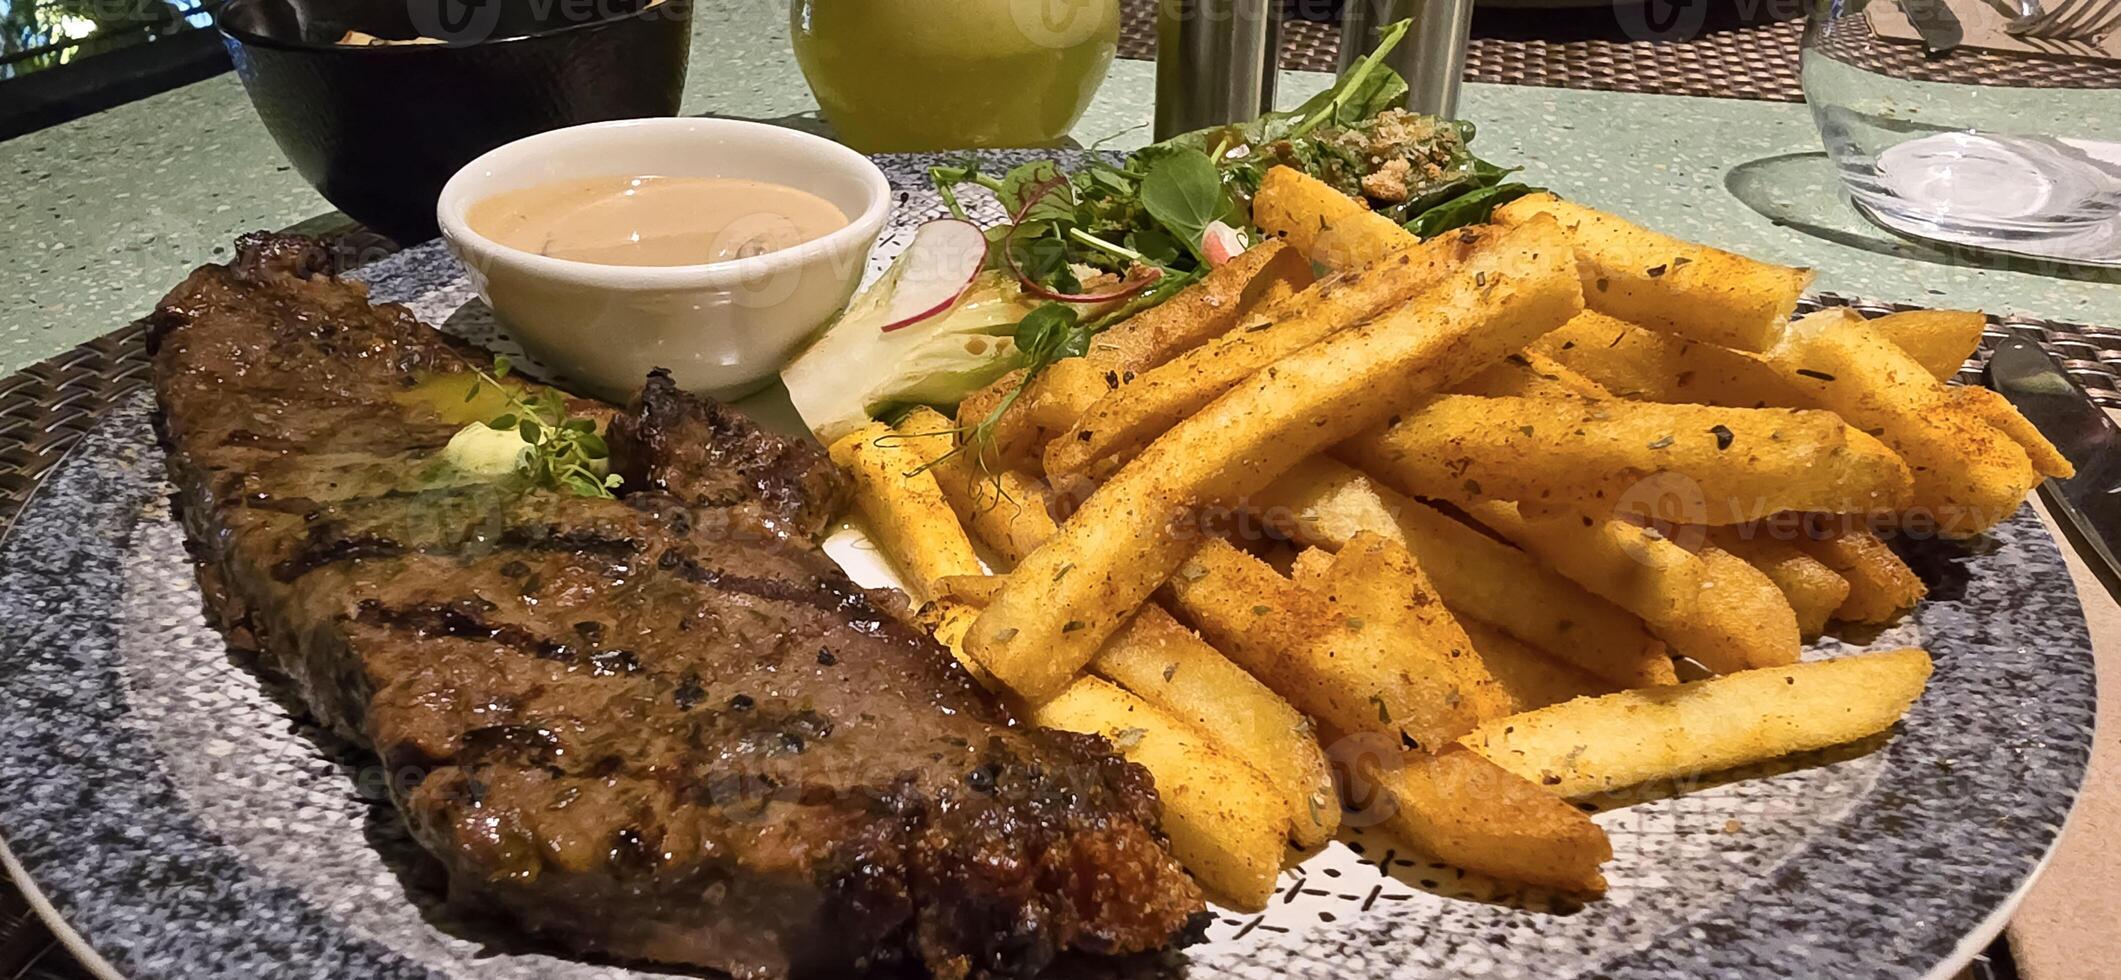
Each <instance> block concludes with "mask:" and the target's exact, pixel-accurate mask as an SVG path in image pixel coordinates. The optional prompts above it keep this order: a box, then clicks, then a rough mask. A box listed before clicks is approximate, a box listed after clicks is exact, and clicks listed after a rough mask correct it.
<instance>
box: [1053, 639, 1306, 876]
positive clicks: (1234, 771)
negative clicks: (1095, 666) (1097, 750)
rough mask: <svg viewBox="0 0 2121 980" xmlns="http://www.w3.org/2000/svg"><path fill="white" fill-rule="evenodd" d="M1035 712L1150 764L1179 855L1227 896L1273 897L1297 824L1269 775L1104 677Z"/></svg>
mask: <svg viewBox="0 0 2121 980" xmlns="http://www.w3.org/2000/svg"><path fill="white" fill-rule="evenodd" d="M1032 720H1033V721H1034V722H1036V723H1038V724H1040V725H1044V726H1046V727H1048V728H1058V729H1061V730H1063V731H1071V732H1083V733H1086V734H1091V735H1102V736H1104V737H1105V738H1106V739H1107V740H1109V741H1111V742H1112V744H1113V746H1114V747H1115V748H1117V749H1119V751H1120V753H1121V754H1122V755H1125V756H1126V757H1127V760H1128V761H1130V762H1134V763H1136V764H1138V765H1140V766H1141V767H1142V768H1144V769H1147V770H1149V775H1150V776H1151V777H1153V778H1154V779H1155V780H1156V792H1157V795H1158V796H1159V797H1161V798H1162V801H1163V817H1164V823H1163V828H1164V833H1165V834H1167V835H1169V837H1170V838H1171V853H1172V855H1173V856H1175V857H1177V858H1178V860H1179V863H1180V864H1183V865H1185V866H1186V870H1187V871H1190V872H1192V873H1193V877H1194V878H1196V879H1198V880H1199V881H1200V883H1201V885H1202V887H1204V888H1206V889H1207V890H1208V891H1210V892H1212V893H1214V894H1215V895H1216V896H1217V897H1218V898H1220V899H1222V900H1223V901H1226V902H1229V903H1232V904H1233V905H1234V906H1235V907H1238V908H1244V909H1253V910H1256V909H1259V908H1262V907H1264V906H1265V905H1266V903H1267V899H1268V898H1269V897H1270V896H1272V895H1273V894H1274V876H1275V875H1277V874H1279V873H1280V872H1281V856H1282V849H1283V847H1284V845H1285V842H1286V841H1287V839H1288V830H1289V821H1288V815H1287V814H1288V811H1287V809H1286V808H1284V807H1283V806H1282V803H1281V798H1280V796H1279V795H1278V794H1277V793H1276V792H1275V790H1274V786H1273V784H1272V783H1270V782H1268V781H1267V777H1265V776H1263V775H1260V773H1259V771H1258V770H1256V769H1253V768H1252V767H1251V766H1249V765H1246V764H1245V763H1244V762H1242V761H1239V760H1236V759H1232V758H1230V757H1229V756H1226V755H1224V754H1223V753H1221V752H1219V751H1217V750H1216V748H1215V746H1214V745H1212V744H1211V743H1209V742H1208V740H1207V739H1205V738H1203V737H1201V735H1200V734H1199V733H1197V732H1195V731H1194V730H1193V729H1192V728H1191V727H1189V726H1187V725H1186V724H1185V723H1184V722H1181V721H1179V720H1178V719H1176V718H1173V717H1171V716H1170V715H1169V714H1166V713H1165V712H1163V711H1161V710H1159V709H1157V708H1156V707H1155V706H1153V705H1151V704H1149V703H1148V702H1146V701H1143V700H1142V699H1141V698H1138V697H1135V696H1134V695H1132V694H1128V693H1127V692H1126V691H1123V690H1120V689H1119V688H1118V687H1115V686H1113V685H1112V684H1111V683H1109V682H1107V681H1103V680H1099V679H1098V678H1095V677H1085V678H1082V679H1080V680H1077V681H1076V682H1074V683H1073V684H1071V685H1069V686H1068V688H1067V689H1066V690H1064V691H1062V692H1061V693H1060V695H1059V696H1057V697H1055V698H1053V699H1052V700H1050V701H1048V702H1046V703H1045V704H1043V705H1040V706H1039V707H1038V708H1037V710H1036V711H1035V712H1033V714H1032Z"/></svg>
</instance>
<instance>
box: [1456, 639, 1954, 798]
mask: <svg viewBox="0 0 2121 980" xmlns="http://www.w3.org/2000/svg"><path fill="white" fill-rule="evenodd" d="M1929 676H1930V658H1929V654H1927V653H1924V652H1923V651H1921V650H1896V651H1893V652H1890V653H1868V654H1858V655H1856V656H1852V657H1842V658H1840V659H1838V660H1821V661H1815V662H1812V663H1804V664H1794V665H1791V666H1788V667H1772V668H1766V669H1761V670H1747V671H1741V672H1739V673H1735V674H1726V675H1724V676H1722V677H1712V678H1709V679H1708V680H1701V681H1694V682H1692V683H1688V684H1681V685H1679V686H1678V687H1671V688H1661V689H1659V690H1655V691H1622V692H1620V693H1618V694H1608V695H1605V696H1603V697H1596V698H1582V699H1579V700H1575V701H1570V702H1568V703H1567V704H1557V705H1554V706H1552V707H1548V708H1541V709H1539V710H1537V711H1530V712H1526V713H1524V714H1520V715H1512V716H1510V717H1508V718H1500V719H1497V720H1495V721H1491V722H1488V723H1487V724H1484V725H1482V726H1480V729H1479V730H1478V731H1476V732H1474V733H1473V734H1471V735H1468V736H1466V738H1465V739H1464V741H1463V743H1462V744H1464V745H1465V746H1467V747H1468V748H1471V749H1472V750H1473V751H1475V752H1478V753H1480V754H1481V755H1483V756H1486V757H1487V758H1488V759H1490V760H1492V761H1493V762H1494V763H1495V764H1496V765H1499V766H1501V767H1502V768H1504V769H1507V770H1509V771H1511V772H1513V773H1516V774H1517V775H1519V776H1522V777H1524V778H1525V779H1527V780H1530V781H1532V782H1535V783H1538V784H1539V785H1541V786H1543V787H1545V788H1546V789H1547V790H1549V791H1550V792H1553V793H1554V794H1556V795H1558V796H1563V797H1581V796H1589V795H1591V794H1594V793H1602V792H1607V791H1611V790H1617V789H1624V788H1626V787H1629V786H1634V785H1637V784H1640V783H1647V782H1655V781H1658V780H1668V779H1679V778H1684V777H1688V776H1698V775H1703V774H1707V773H1713V772H1721V771H1723V770H1726V769H1733V768H1736V767H1738V766H1744V765H1750V764H1752V763H1756V762H1766V761H1768V760H1770V759H1776V758H1780V757H1782V756H1785V755H1790V754H1792V753H1796V752H1808V751H1811V750H1814V749H1823V748H1827V747H1829V746H1834V745H1842V744H1845V743H1848V742H1854V741H1857V740H1859V739H1863V738H1868V737H1870V736H1872V735H1876V734H1877V733H1879V732H1882V731H1884V730H1886V729H1888V728H1891V727H1892V726H1893V723H1894V722H1897V721H1899V720H1900V717H1901V716H1902V715H1904V714H1906V713H1907V709H1908V706H1909V705H1911V704H1913V703H1914V701H1915V699H1916V698H1918V697H1920V696H1921V695H1922V689H1923V687H1924V686H1925V685H1926V684H1927V683H1928V681H1929Z"/></svg>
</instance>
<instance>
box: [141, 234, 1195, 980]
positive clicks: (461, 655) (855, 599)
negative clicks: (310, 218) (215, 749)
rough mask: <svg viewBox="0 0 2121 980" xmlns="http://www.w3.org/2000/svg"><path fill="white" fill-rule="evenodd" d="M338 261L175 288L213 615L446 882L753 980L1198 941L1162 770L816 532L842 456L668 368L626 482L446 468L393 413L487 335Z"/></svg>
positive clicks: (181, 442) (438, 421)
mask: <svg viewBox="0 0 2121 980" xmlns="http://www.w3.org/2000/svg"><path fill="white" fill-rule="evenodd" d="M328 258H329V256H328V255H327V254H326V253H325V251H324V250H323V249H321V248H317V247H315V245H314V243H310V242H307V241H306V240H303V239H294V238H286V237H279V236H252V237H250V238H246V239H245V240H244V241H243V242H242V243H240V245H239V249H238V255H237V258H236V260H235V261H234V262H233V263H231V264H230V265H228V266H207V267H204V268H201V269H200V270H198V271H197V272H195V273H194V274H193V275H192V277H191V278H190V279H188V280H187V281H186V282H185V283H184V284H183V285H182V286H180V287H178V289H177V290H176V291H174V292H172V293H171V294H170V296H169V297H168V298H167V299H166V300H164V302H163V304H162V306H161V307H160V308H159V309H158V310H157V311H156V313H155V314H154V315H153V316H151V317H150V318H149V319H148V328H149V333H150V342H151V346H152V349H153V350H154V354H155V363H154V373H155V385H156V391H157V394H158V397H159V399H160V403H161V406H162V408H163V412H162V414H161V416H160V417H159V419H158V430H159V431H160V432H161V433H162V434H163V436H164V438H165V440H166V442H167V443H168V444H169V446H170V448H171V450H172V451H171V453H170V472H171V475H172V477H173V479H174V480H175V482H176V483H177V486H178V490H179V493H178V502H179V512H180V514H181V516H182V517H183V519H184V522H185V525H186V528H187V531H188V532H189V536H190V539H191V542H192V545H193V547H194V548H195V549H196V550H195V554H196V555H197V556H198V557H199V558H200V560H201V569H200V576H201V580H202V582H203V583H205V584H206V585H207V586H208V589H207V592H208V595H209V603H210V604H211V606H212V607H213V612H214V614H215V618H216V620H217V621H218V622H220V623H221V624H223V626H224V628H225V629H227V630H228V632H229V633H230V635H231V636H232V637H237V638H248V639H246V640H245V642H250V641H252V640H254V642H255V645H256V647H257V649H258V650H259V651H260V654H261V656H260V660H261V663H262V664H263V665H265V666H266V667H268V668H269V669H271V670H273V671H275V672H277V673H280V674H282V675H285V676H286V677H287V679H288V680H289V681H290V682H291V683H292V684H293V686H294V687H295V689H296V690H297V692H298V693H299V694H300V695H301V696H302V698H303V699H304V701H305V702H307V703H308V705H309V706H310V708H311V710H312V711H313V712H314V713H315V714H316V715H317V717H318V718H319V720H321V721H323V722H324V723H326V724H328V725H330V726H331V727H333V728H334V729H335V730H337V731H339V732H340V733H341V734H343V735H346V736H347V737H349V738H353V739H357V740H360V741H363V742H365V743H367V744H369V745H371V746H372V747H374V749H375V750H376V752H377V754H378V755H380V756H381V757H382V759H383V760H384V762H385V763H386V765H387V766H388V767H389V768H390V769H391V771H393V772H394V773H395V772H407V773H411V774H412V776H410V777H408V778H404V779H394V780H393V782H392V797H393V802H394V803H395V804H396V805H397V807H398V808H399V810H400V812H401V814H402V815H403V817H404V819H405V821H406V823H407V825H408V827H410V828H411V830H412V833H413V836H414V837H415V839H417V840H418V841H419V842H420V844H421V845H422V846H423V847H424V848H426V849H427V850H428V851H429V852H430V853H432V854H433V855H434V856H435V858H436V859H437V860H438V861H440V863H441V864H442V865H443V866H444V868H446V869H447V871H448V873H449V878H450V882H451V896H452V899H453V900H454V901H457V902H459V903H461V904H463V905H465V906H466V907H468V908H473V909H483V910H486V911H490V912H492V913H494V914H497V915H501V916H505V917H508V918H510V919H512V920H514V921H515V922H517V923H519V924H521V925H523V926H525V927H527V928H530V929H533V930H537V931H541V932H544V933H547V934H549V935H551V936H553V937H555V938H556V939H558V940H559V941H561V942H564V943H567V944H570V945H572V946H575V947H577V948H581V949H585V950H595V951H599V952H602V953H606V954H610V955H615V956H619V957H625V958H637V959H647V960H661V961H668V962H676V963H686V964H696V965H701V966H707V967H713V968H716V969H720V970H725V971H728V972H730V973H732V974H735V975H736V976H739V977H744V978H751V977H759V978H769V977H778V976H783V975H791V974H793V975H815V976H840V975H845V974H846V973H848V972H850V971H857V970H864V969H869V968H873V967H885V966H894V965H901V964H910V965H916V966H920V967H924V968H925V969H927V970H928V971H929V972H932V973H934V974H937V975H941V976H946V977H956V976H962V975H997V976H1013V975H1023V974H1027V973H1030V972H1035V971H1036V970H1037V969H1039V968H1040V967H1041V966H1043V965H1044V964H1045V963H1046V962H1048V961H1049V960H1050V959H1052V957H1054V956H1055V955H1057V954H1058V953H1059V952H1061V951H1062V950H1066V949H1076V950H1083V951H1089V952H1130V951H1138V950H1143V949H1147V948H1151V947H1155V946H1160V945H1164V944H1166V943H1168V942H1171V941H1183V940H1184V939H1186V938H1187V937H1189V936H1192V935H1194V933H1193V932H1192V931H1191V930H1190V927H1189V921H1190V919H1191V917H1192V916H1194V914H1195V913H1196V912H1198V911H1199V909H1200V901H1199V896H1198V892H1197V890H1196V889H1195V888H1194V886H1193V884H1192V883H1191V881H1190V879H1188V878H1186V877H1185V876H1184V874H1183V873H1182V872H1180V871H1179V870H1178V868H1177V866H1176V865H1175V864H1174V863H1173V862H1172V860H1171V857H1170V855H1169V853H1168V851H1167V849H1166V848H1165V847H1164V845H1163V843H1162V840H1161V838H1160V836H1159V835H1158V832H1157V813H1156V798H1155V793H1154V790H1153V789H1152V788H1151V787H1150V785H1149V783H1148V780H1147V777H1146V774H1144V773H1143V772H1142V771H1141V770H1140V769H1139V768H1138V767H1135V766H1132V765H1130V764H1128V763H1126V762H1124V761H1122V760H1120V759H1119V758H1118V757H1116V756H1115V755H1113V754H1112V753H1111V751H1110V749H1109V747H1108V746H1106V745H1105V744H1104V743H1103V742H1102V740H1099V739H1095V738H1090V737H1085V736H1073V735H1067V734H1064V733H1059V732H1052V731H1047V730H1042V729H1028V728H1024V727H1021V726H1019V725H1018V724H1017V723H1016V722H1015V721H1014V720H1013V719H1012V718H1011V717H1010V715H1009V714H1008V712H1007V711H1006V710H1005V709H1004V708H1003V707H1002V706H1001V705H999V704H998V703H996V701H995V700H994V699H993V698H991V697H989V696H988V695H987V694H986V693H985V692H984V691H982V690H980V689H979V688H978V687H977V686H976V685H975V684H974V683H973V682H972V680H971V679H970V677H969V676H968V675H967V674H966V673H965V671H964V670H963V669H962V668H960V667H958V665H957V664H956V663H955V662H954V661H953V660H951V659H950V657H949V656H948V654H947V653H945V652H943V651H942V650H941V649H940V648H939V647H937V646H936V645H935V644H934V642H933V641H931V640H929V639H928V638H927V637H926V636H925V635H922V634H920V633H919V632H918V631H917V630H915V629H914V628H912V627H910V626H908V625H907V624H906V623H905V622H903V621H902V620H901V619H900V618H898V617H897V616H896V615H895V614H893V610H892V602H891V600H890V599H888V598H885V597H879V596H875V595H872V594H871V593H868V592H865V591H864V590H862V589H860V588H858V587H856V586H855V585H854V584H853V583H852V582H850V581H848V580H847V579H846V577H845V576H844V575H843V574H841V573H840V572H839V571H838V570H837V569H836V568H834V567H833V566H832V565H831V564H830V562H829V561H828V560H827V559H825V558H824V557H823V556H822V555H821V554H820V553H819V552H818V551H817V550H816V548H815V545H814V540H813V539H814V538H815V537H816V536H817V535H818V534H819V533H821V532H822V531H823V530H824V529H825V527H826V526H827V524H828V522H829V521H830V520H831V518H832V517H833V516H834V514H835V513H836V512H837V510H838V508H839V503H840V502H841V500H842V499H843V495H844V493H845V492H846V488H845V483H844V481H843V480H842V479H841V477H840V475H839V474H838V473H837V471H835V470H834V469H833V468H832V467H831V466H830V465H829V464H828V463H826V461H825V460H824V458H823V456H822V454H821V453H820V452H819V451H818V450H817V449H816V447H814V446H808V445H805V444H794V443H789V442H787V441H785V440H781V439H777V438H775V437H773V436H771V435H770V434H767V433H764V432H762V431H760V430H758V429H757V428H756V427H755V426H753V425H752V424H751V423H750V422H749V421H748V420H746V419H744V418H743V417H742V416H740V415H738V414H736V413H734V412H731V411H729V410H727V409H724V408H722V407H720V406H718V405H714V404H712V403H709V402H704V401H701V400H698V399H694V398H691V397H690V396H687V395H685V394H684V393H683V392H680V391H679V390H677V388H676V387H675V386H674V385H672V384H671V383H670V382H669V380H668V379H667V378H665V377H660V376H658V377H655V378H651V379H650V380H649V383H648V385H647V387H646V388H645V389H644V391H643V392H642V394H641V397H640V398H639V399H638V400H637V401H636V403H635V404H634V405H633V406H631V407H629V408H628V409H626V410H625V411H623V412H620V413H617V414H615V415H613V416H612V424H611V429H610V435H611V438H610V442H611V443H612V446H613V452H614V465H615V468H616V470H617V471H618V472H620V473H622V474H623V475H624V477H625V479H626V481H627V490H628V495H627V499H624V500H591V499H586V498H578V497H566V496H556V495H553V494H549V493H543V492H532V491H526V490H523V489H521V488H520V487H516V486H513V485H511V484H507V483H500V484H482V483H470V484H463V483H454V482H452V481H454V480H458V479H460V478H459V477H457V476H453V475H452V474H451V473H450V472H448V471H447V470H446V467H440V466H438V465H437V464H435V463H434V456H435V453H436V451H437V450H439V449H440V447H441V446H443V445H444V444H446V443H447V441H448V439H449V437H450V435H451V434H452V433H453V432H454V431H455V429H456V427H457V424H456V423H455V422H452V421H449V420H446V419H443V418H441V417H440V416H438V415H437V414H436V411H437V410H436V409H435V408H433V407H431V406H429V407H420V406H419V405H416V404H414V403H413V401H409V400H406V399H402V398H400V396H401V395H402V394H403V393H405V392H407V391H410V390H412V389H413V386H414V383H415V381H416V380H417V379H418V378H419V377H421V376H424V375H432V374H445V375H446V374H454V373H460V372H462V371H464V370H465V369H466V367H467V365H471V364H480V363H483V361H482V360H481V358H482V356H483V355H480V354H478V353H477V352H475V351H469V350H467V349H465V348H463V347H462V346H461V345H458V344H456V343H455V342H453V341H450V340H447V339H445V338H443V337H442V336H441V335H439V334H437V333H435V332H434V331H432V330H430V329H428V328H427V327H425V326H424V325H422V324H420V323H418V322H417V321H416V320H414V319H413V318H412V317H411V315H410V314H409V313H407V312H406V311H404V310H403V309H401V308H398V307H391V306H372V305H370V304H369V303H368V301H367V297H366V295H365V293H364V292H363V291H362V290H361V288H360V287H359V286H357V285H354V284H351V283H344V282H340V281H338V280H335V279H332V278H330V277H328V276H325V275H323V274H322V272H323V271H324V269H325V268H326V263H327V262H328ZM580 407H581V408H583V409H584V410H591V411H596V412H599V413H609V412H610V411H611V410H610V409H608V408H598V407H595V406H588V405H582V406H580Z"/></svg>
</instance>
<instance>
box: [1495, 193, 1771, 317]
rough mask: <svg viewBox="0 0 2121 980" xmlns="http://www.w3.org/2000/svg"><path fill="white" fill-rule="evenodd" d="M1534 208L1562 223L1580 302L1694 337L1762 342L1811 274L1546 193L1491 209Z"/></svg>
mask: <svg viewBox="0 0 2121 980" xmlns="http://www.w3.org/2000/svg"><path fill="white" fill-rule="evenodd" d="M1540 215H1547V216H1550V217H1552V218H1554V219H1555V220H1557V221H1560V222H1561V224H1562V227H1564V228H1567V229H1568V231H1569V238H1570V240H1571V241H1572V242H1574V243H1575V246H1576V257H1577V265H1578V267H1579V268H1580V270H1581V271H1582V275H1583V297H1584V303H1585V304H1586V305H1588V306H1589V307H1590V308H1592V309H1594V310H1598V311H1599V312H1602V313H1609V314H1612V315H1613V316H1617V317H1619V318H1621V319H1623V320H1627V321H1629V322H1632V323H1639V324H1642V325H1643V326H1646V327H1653V328H1655V329H1658V330H1663V331H1666V332H1669V333H1675V334H1678V335H1680V336H1682V337H1687V338H1691V339H1694V340H1701V341H1706V342H1708V343H1711V344H1721V345H1722V346H1725V347H1733V348H1737V349H1739V350H1749V351H1764V350H1767V349H1768V348H1770V347H1773V346H1775V342H1776V340H1777V339H1778V338H1779V337H1780V336H1781V332H1782V325H1783V322H1784V321H1785V320H1787V319H1788V317H1789V315H1790V313H1791V311H1793V310H1795V309H1796V308H1797V298H1798V297H1799V296H1800V295H1802V294H1803V293H1804V289H1805V287H1806V286H1809V285H1811V282H1812V271H1811V270H1810V269H1793V268H1789V267H1787V266H1779V265H1769V264H1768V263H1765V262H1760V261H1757V260H1754V259H1749V258H1746V257H1745V256H1742V255H1734V254H1732V253H1730V252H1726V251H1723V250H1721V249H1715V248H1710V247H1708V246H1706V245H1698V244H1695V243H1693V242H1688V241H1682V240H1680V239H1677V238H1673V237H1671V236H1670V235H1664V234H1660V233H1658V232H1654V231H1650V230H1649V229H1647V228H1643V227H1641V226H1639V225H1636V224H1633V223H1632V222H1629V221H1628V220H1627V219H1625V218H1621V217H1619V216H1617V215H1612V214H1607V213H1605V212H1603V211H1599V210H1597V209H1595V208H1588V207H1584V206H1583V205H1581V204H1574V203H1571V202H1568V201H1564V200H1561V199H1560V198H1557V197H1555V196H1553V195H1551V194H1531V195H1527V196H1525V197H1520V198H1518V199H1517V200H1515V201H1511V202H1510V203H1508V204H1505V205H1503V206H1502V207H1500V208H1497V209H1495V221H1496V222H1497V223H1498V224H1504V225H1514V224H1518V223H1520V222H1524V221H1529V220H1531V219H1533V218H1535V217H1538V216H1540Z"/></svg>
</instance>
